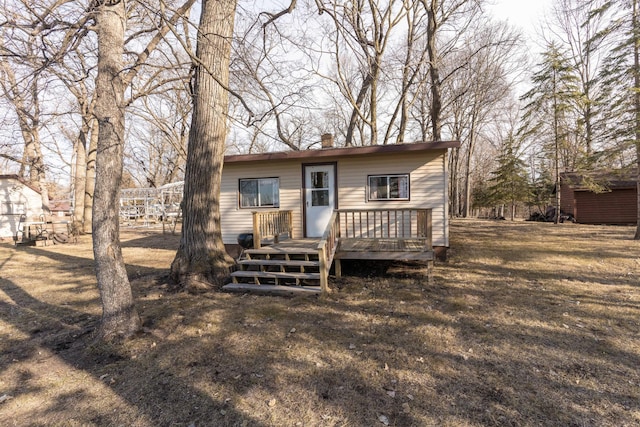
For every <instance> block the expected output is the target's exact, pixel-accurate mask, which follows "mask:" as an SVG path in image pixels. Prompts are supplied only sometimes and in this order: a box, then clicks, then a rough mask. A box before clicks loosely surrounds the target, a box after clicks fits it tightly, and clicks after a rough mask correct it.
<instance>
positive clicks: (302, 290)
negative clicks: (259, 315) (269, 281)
mask: <svg viewBox="0 0 640 427" xmlns="http://www.w3.org/2000/svg"><path fill="white" fill-rule="evenodd" d="M222 290H224V291H227V292H255V293H264V294H273V295H300V294H304V295H319V294H320V293H321V292H322V291H321V289H320V287H319V286H283V285H256V284H254V283H228V284H226V285H224V286H223V287H222Z"/></svg>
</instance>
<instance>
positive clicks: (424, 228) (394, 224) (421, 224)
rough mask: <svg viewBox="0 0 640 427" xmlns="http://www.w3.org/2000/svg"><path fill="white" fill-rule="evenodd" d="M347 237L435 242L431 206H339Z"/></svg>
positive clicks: (428, 244)
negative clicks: (372, 207) (382, 207)
mask: <svg viewBox="0 0 640 427" xmlns="http://www.w3.org/2000/svg"><path fill="white" fill-rule="evenodd" d="M337 213H338V216H339V221H338V222H339V224H340V236H341V237H342V238H345V239H424V240H425V244H426V246H428V247H431V245H432V232H431V226H432V224H431V217H432V210H431V209H412V208H410V209H339V210H337Z"/></svg>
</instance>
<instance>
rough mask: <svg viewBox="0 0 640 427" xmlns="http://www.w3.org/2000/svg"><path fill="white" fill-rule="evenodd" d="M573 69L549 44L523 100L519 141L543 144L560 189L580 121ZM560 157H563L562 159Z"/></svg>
mask: <svg viewBox="0 0 640 427" xmlns="http://www.w3.org/2000/svg"><path fill="white" fill-rule="evenodd" d="M576 82H577V76H576V74H575V69H574V68H573V67H572V66H571V65H570V62H569V61H568V59H567V56H566V54H565V52H563V51H562V49H560V47H559V46H558V45H557V44H556V43H555V42H552V43H550V44H549V45H548V46H547V49H546V51H545V52H544V53H543V55H542V62H541V63H540V64H538V66H537V71H536V72H535V73H534V75H533V77H532V83H533V88H532V89H531V90H529V91H528V92H527V93H525V94H524V95H523V96H522V100H524V101H527V102H528V103H527V104H526V105H525V107H524V114H523V118H522V122H523V124H522V127H521V129H520V135H521V137H522V138H532V139H534V140H535V141H536V143H540V144H542V148H543V150H544V151H545V152H546V153H547V155H548V156H549V158H550V159H552V161H553V165H554V166H553V174H554V182H555V186H556V188H560V173H561V171H566V170H567V169H570V167H568V165H571V164H573V162H572V161H571V159H570V158H568V155H567V154H566V153H567V152H568V151H569V150H568V147H569V145H570V136H571V135H572V134H573V135H575V134H576V133H577V128H578V127H579V121H578V120H577V118H576V114H575V113H576V111H575V106H576V105H577V103H578V102H579V99H580V98H581V95H580V93H579V91H578V89H577V85H576ZM563 153H564V154H565V155H563ZM555 195H556V197H555V203H554V204H555V208H556V217H555V219H554V222H555V223H556V224H557V223H558V222H559V220H560V215H559V213H560V192H559V191H556V193H555Z"/></svg>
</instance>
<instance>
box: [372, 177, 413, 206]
mask: <svg viewBox="0 0 640 427" xmlns="http://www.w3.org/2000/svg"><path fill="white" fill-rule="evenodd" d="M368 185H369V191H368V199H369V200H370V201H385V200H409V174H396V175H369V177H368Z"/></svg>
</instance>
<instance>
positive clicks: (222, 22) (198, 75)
mask: <svg viewBox="0 0 640 427" xmlns="http://www.w3.org/2000/svg"><path fill="white" fill-rule="evenodd" d="M235 8H236V1H216V0H203V2H202V13H201V18H200V27H199V31H198V47H197V56H198V58H199V61H200V62H199V63H198V64H197V66H196V69H195V77H194V78H195V81H194V93H193V116H192V121H191V129H190V132H189V147H188V153H187V166H186V171H185V183H184V199H183V207H182V212H183V226H182V237H181V240H180V247H179V248H178V252H177V253H176V257H175V259H174V261H173V263H172V265H171V278H172V279H173V280H174V281H175V282H176V283H177V284H179V285H180V286H181V287H182V288H184V289H186V290H188V291H191V292H197V291H203V290H207V289H210V288H213V287H217V286H220V285H222V284H224V281H225V280H227V279H228V277H229V266H230V264H231V263H232V262H233V260H232V259H231V257H229V255H228V254H227V253H226V251H225V248H224V244H223V242H222V232H221V228H220V205H219V200H220V181H221V178H222V164H223V161H224V151H225V141H226V136H227V113H228V103H229V94H228V92H227V90H226V89H225V88H226V87H227V85H228V82H229V62H230V57H231V39H232V36H233V26H234V17H235Z"/></svg>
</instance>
